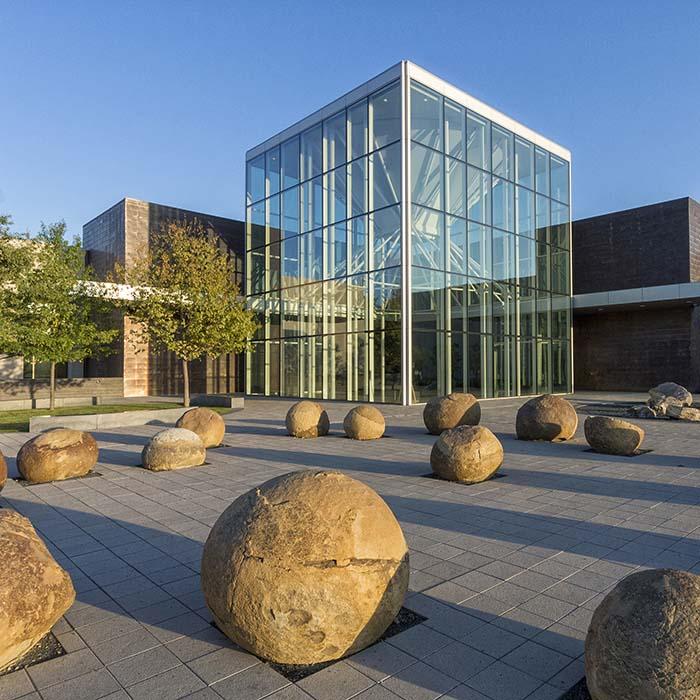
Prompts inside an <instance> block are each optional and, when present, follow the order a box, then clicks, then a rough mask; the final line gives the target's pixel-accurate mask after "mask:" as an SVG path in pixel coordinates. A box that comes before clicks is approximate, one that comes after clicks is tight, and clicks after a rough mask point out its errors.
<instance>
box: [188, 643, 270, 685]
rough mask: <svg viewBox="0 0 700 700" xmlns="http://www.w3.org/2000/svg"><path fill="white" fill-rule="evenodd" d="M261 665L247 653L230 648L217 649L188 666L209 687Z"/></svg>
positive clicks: (190, 662)
mask: <svg viewBox="0 0 700 700" xmlns="http://www.w3.org/2000/svg"><path fill="white" fill-rule="evenodd" d="M175 658H176V657H175ZM259 663H260V661H259V660H258V659H257V658H256V657H255V656H253V655H252V654H249V653H248V652H247V651H243V650H241V649H234V648H228V649H217V650H216V651H213V652H211V653H210V654H206V655H205V656H200V657H199V658H197V659H194V660H193V661H189V662H188V663H187V665H188V666H189V668H191V669H192V670H193V671H194V672H195V673H196V674H197V675H198V676H199V677H200V678H201V679H202V680H203V681H204V682H205V683H207V685H211V684H212V683H215V682H216V681H219V680H221V679H222V678H226V677H227V676H231V675H233V674H234V673H238V672H239V671H244V670H245V669H247V668H250V667H251V666H255V665H257V664H259Z"/></svg>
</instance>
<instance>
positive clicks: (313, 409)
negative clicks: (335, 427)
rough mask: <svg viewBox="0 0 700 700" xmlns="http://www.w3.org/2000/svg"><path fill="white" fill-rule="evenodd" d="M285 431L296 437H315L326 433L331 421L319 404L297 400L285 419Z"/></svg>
mask: <svg viewBox="0 0 700 700" xmlns="http://www.w3.org/2000/svg"><path fill="white" fill-rule="evenodd" d="M285 425H286V426H287V432H288V433H289V434H290V435H291V436H292V437H296V438H315V437H320V436H322V435H328V431H329V430H330V427H331V422H330V420H328V414H327V413H326V412H325V411H324V410H323V406H321V404H318V403H316V402H315V401H298V402H297V403H295V404H294V405H293V406H292V407H291V408H290V409H289V411H287V418H286V419H285Z"/></svg>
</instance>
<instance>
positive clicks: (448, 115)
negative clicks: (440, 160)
mask: <svg viewBox="0 0 700 700" xmlns="http://www.w3.org/2000/svg"><path fill="white" fill-rule="evenodd" d="M445 153H447V155H448V156H451V157H452V158H459V159H460V160H464V107H460V106H459V105H458V104H455V103H454V102H450V100H448V99H446V100H445Z"/></svg>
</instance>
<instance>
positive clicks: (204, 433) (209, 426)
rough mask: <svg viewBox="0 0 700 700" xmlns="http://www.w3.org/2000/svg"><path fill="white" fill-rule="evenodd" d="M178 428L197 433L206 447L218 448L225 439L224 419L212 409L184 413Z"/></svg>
mask: <svg viewBox="0 0 700 700" xmlns="http://www.w3.org/2000/svg"><path fill="white" fill-rule="evenodd" d="M175 427H176V428H185V429H186V430H191V431H192V432H193V433H197V435H199V437H200V438H201V439H202V442H203V443H204V447H218V446H219V445H220V444H221V443H222V442H223V439H224V434H225V433H226V424H225V423H224V419H223V418H222V417H221V416H220V415H219V414H218V413H217V412H216V411H212V410H211V408H205V407H204V406H201V407H198V408H191V409H190V410H189V411H186V412H185V413H183V414H182V415H181V416H180V417H179V418H178V420H177V423H175Z"/></svg>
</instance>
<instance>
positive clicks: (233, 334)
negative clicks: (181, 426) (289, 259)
mask: <svg viewBox="0 0 700 700" xmlns="http://www.w3.org/2000/svg"><path fill="white" fill-rule="evenodd" d="M135 258H136V259H135V260H134V261H133V262H130V263H129V264H128V265H123V266H121V267H120V268H118V270H117V278H118V279H119V281H121V282H123V283H126V284H128V285H130V286H131V288H132V291H131V294H130V296H131V298H130V299H128V300H122V301H120V302H118V303H119V305H120V306H121V308H123V309H124V311H125V312H126V314H127V316H129V318H131V320H132V321H135V322H136V323H135V324H134V325H133V326H132V327H131V331H130V339H131V341H132V342H133V343H134V345H135V346H136V348H137V351H139V350H143V349H144V344H145V341H147V342H150V343H151V344H152V345H153V346H155V348H157V349H159V348H160V349H166V350H170V351H172V352H173V353H174V354H175V355H176V357H177V358H178V360H180V361H181V363H182V377H183V386H184V390H183V394H184V396H183V399H184V401H183V403H184V405H185V406H189V405H190V377H189V363H190V362H191V361H192V360H195V359H198V358H201V357H203V356H205V355H209V356H213V357H217V356H219V355H223V354H225V353H229V352H236V353H237V352H243V351H244V350H247V349H248V347H249V345H250V338H251V337H252V335H253V333H254V332H255V329H256V327H257V324H256V323H255V321H254V316H253V313H252V311H249V310H248V309H246V307H245V304H244V303H243V301H242V300H241V299H240V297H239V289H238V287H237V286H236V284H235V283H234V279H235V268H234V265H233V261H232V260H231V258H230V256H229V254H228V252H226V251H223V250H220V249H219V247H218V245H217V242H216V240H213V239H211V238H209V237H208V236H207V234H206V232H205V230H204V228H203V227H202V225H201V224H200V223H198V222H196V221H195V222H193V223H175V222H170V223H168V224H166V225H165V226H164V227H163V228H162V229H161V230H160V231H159V232H157V233H156V234H154V235H152V236H151V241H150V245H149V248H148V250H144V251H141V253H140V254H139V255H138V256H135Z"/></svg>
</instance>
